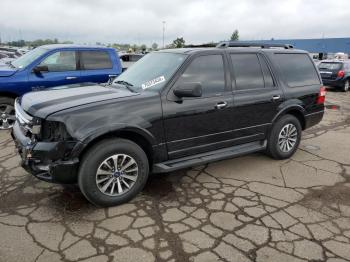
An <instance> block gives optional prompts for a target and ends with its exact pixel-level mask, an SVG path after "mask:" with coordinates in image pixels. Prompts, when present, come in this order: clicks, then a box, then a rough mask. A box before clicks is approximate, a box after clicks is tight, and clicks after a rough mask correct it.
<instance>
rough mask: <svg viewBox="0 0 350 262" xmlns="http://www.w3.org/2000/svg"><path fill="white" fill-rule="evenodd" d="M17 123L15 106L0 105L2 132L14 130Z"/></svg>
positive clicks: (0, 128) (0, 127)
mask: <svg viewBox="0 0 350 262" xmlns="http://www.w3.org/2000/svg"><path fill="white" fill-rule="evenodd" d="M15 122H16V116H15V108H14V106H12V105H8V104H0V130H5V129H10V128H12V127H13V125H14V124H15Z"/></svg>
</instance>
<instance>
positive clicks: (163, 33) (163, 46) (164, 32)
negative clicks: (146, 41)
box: [163, 21, 166, 49]
mask: <svg viewBox="0 0 350 262" xmlns="http://www.w3.org/2000/svg"><path fill="white" fill-rule="evenodd" d="M165 23H166V21H163V49H164V47H165V46H164V35H165Z"/></svg>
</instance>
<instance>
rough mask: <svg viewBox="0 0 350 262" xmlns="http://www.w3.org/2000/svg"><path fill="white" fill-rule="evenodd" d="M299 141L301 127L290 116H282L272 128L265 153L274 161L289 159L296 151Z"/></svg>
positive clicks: (296, 120)
mask: <svg viewBox="0 0 350 262" xmlns="http://www.w3.org/2000/svg"><path fill="white" fill-rule="evenodd" d="M300 139H301V125H300V122H299V120H298V119H297V118H296V117H294V116H292V115H284V116H282V117H281V118H280V119H278V120H277V122H276V123H275V124H274V126H273V127H272V130H271V132H270V135H269V138H268V141H267V152H268V154H269V155H270V156H272V157H273V158H275V159H286V158H289V157H291V156H292V155H293V154H294V153H295V151H296V150H297V148H298V146H299V143H300Z"/></svg>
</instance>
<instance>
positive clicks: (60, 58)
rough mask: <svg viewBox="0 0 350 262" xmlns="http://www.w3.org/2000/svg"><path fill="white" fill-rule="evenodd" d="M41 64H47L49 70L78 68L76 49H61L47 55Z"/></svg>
mask: <svg viewBox="0 0 350 262" xmlns="http://www.w3.org/2000/svg"><path fill="white" fill-rule="evenodd" d="M40 65H41V66H47V68H48V70H49V72H62V71H74V70H77V63H76V59H75V51H59V52H56V53H53V54H52V55H49V56H48V57H46V58H45V59H44V60H43V61H42V62H41V63H40Z"/></svg>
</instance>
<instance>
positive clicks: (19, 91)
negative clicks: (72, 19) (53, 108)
mask: <svg viewBox="0 0 350 262" xmlns="http://www.w3.org/2000/svg"><path fill="white" fill-rule="evenodd" d="M121 72H122V67H121V63H120V59H119V56H118V54H117V52H116V50H115V49H113V48H107V47H103V46H85V45H82V46H80V45H45V46H41V47H37V48H36V49H34V50H32V51H30V52H28V53H26V54H24V55H23V56H21V57H19V58H18V59H16V60H14V61H11V62H8V63H7V64H3V65H0V130H1V129H8V128H11V127H12V126H13V124H14V122H15V111H14V106H13V105H14V101H15V98H16V97H19V96H21V95H23V94H25V93H27V92H30V91H37V90H43V89H45V88H48V87H54V86H62V85H71V84H78V83H85V82H92V83H105V82H107V81H108V80H109V78H110V77H116V76H118V75H119V74H120V73H121Z"/></svg>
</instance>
